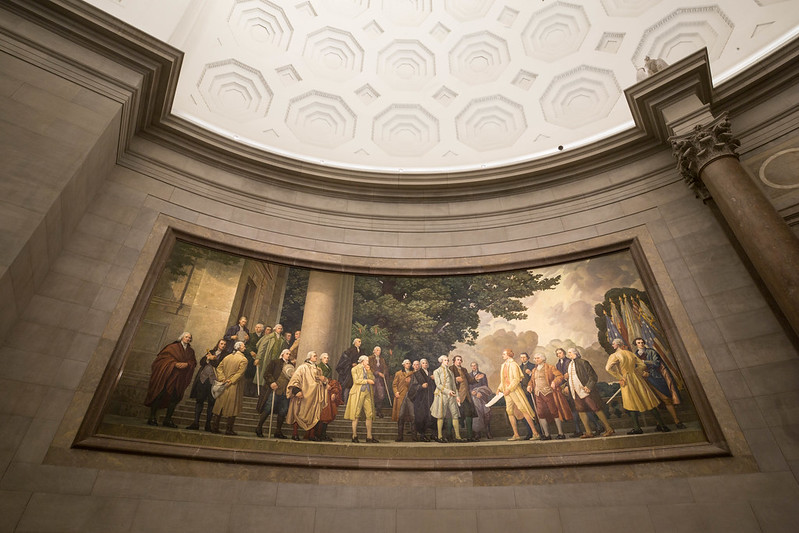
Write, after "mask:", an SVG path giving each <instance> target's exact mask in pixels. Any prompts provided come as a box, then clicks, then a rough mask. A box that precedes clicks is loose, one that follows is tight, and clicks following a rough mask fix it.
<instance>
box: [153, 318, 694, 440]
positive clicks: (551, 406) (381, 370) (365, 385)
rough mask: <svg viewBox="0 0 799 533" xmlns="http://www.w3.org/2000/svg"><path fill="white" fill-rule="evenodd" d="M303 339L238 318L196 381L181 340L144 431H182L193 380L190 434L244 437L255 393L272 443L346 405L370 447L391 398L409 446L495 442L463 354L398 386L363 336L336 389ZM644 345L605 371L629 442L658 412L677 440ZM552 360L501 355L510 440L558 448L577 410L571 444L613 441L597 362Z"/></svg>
mask: <svg viewBox="0 0 799 533" xmlns="http://www.w3.org/2000/svg"><path fill="white" fill-rule="evenodd" d="M299 337H300V331H297V332H296V333H295V336H294V342H293V343H291V337H290V334H287V335H286V334H284V333H283V327H282V326H281V325H280V324H276V325H275V326H274V328H267V327H265V326H264V325H263V324H260V323H259V324H257V325H256V327H255V331H254V332H253V333H252V334H250V332H249V330H248V329H247V318H246V317H241V319H240V320H239V321H238V323H236V324H234V325H233V326H231V327H229V328H228V329H227V331H226V332H225V335H224V337H223V338H222V339H220V340H219V342H218V343H217V344H216V346H214V347H213V348H211V349H209V350H208V351H207V352H206V354H205V355H204V356H203V357H202V358H201V359H200V361H199V369H198V371H197V373H196V374H195V372H194V371H195V368H196V367H197V366H198V363H197V361H196V359H195V353H194V350H193V349H192V347H191V340H192V337H191V334H190V333H189V332H184V333H183V334H182V335H181V337H180V339H179V340H177V341H175V342H173V343H170V344H168V345H167V346H165V347H164V348H163V349H162V350H161V352H159V354H158V355H157V356H156V358H155V360H154V361H153V363H152V373H151V376H150V383H149V386H148V390H147V396H146V398H145V401H144V404H145V405H146V406H148V407H150V416H149V419H148V420H147V423H148V424H150V425H154V426H155V425H158V422H157V416H156V415H157V411H158V409H161V408H166V415H165V417H164V419H163V421H162V423H161V424H162V425H163V426H165V427H171V428H176V427H177V425H176V424H175V423H174V421H173V420H172V415H173V413H174V411H175V407H176V406H177V404H178V403H179V402H180V400H181V399H182V397H183V393H184V391H185V389H186V388H188V386H189V384H190V383H192V376H194V380H193V384H192V388H191V393H190V397H191V398H193V399H195V401H196V403H195V413H194V421H193V423H192V424H190V425H189V426H188V427H187V429H194V430H198V429H199V424H200V418H201V416H202V413H203V410H206V422H205V430H206V431H210V432H212V433H220V432H221V430H220V424H221V421H222V419H224V420H225V422H226V428H225V434H226V435H236V433H235V431H234V430H233V426H234V423H235V420H236V417H237V416H238V415H239V414H240V413H241V410H242V406H243V403H244V402H243V398H244V396H245V394H247V395H252V396H257V397H258V401H257V404H256V409H257V411H258V413H259V420H258V425H257V428H256V431H255V433H256V435H257V436H258V437H264V436H265V435H264V430H263V428H264V424H265V422H266V420H267V419H269V420H270V430H269V431H268V433H271V428H272V425H274V427H275V431H274V433H273V434H272V436H273V437H275V438H278V439H285V438H288V437H287V436H286V435H284V434H283V431H282V428H283V424H284V423H288V424H289V425H290V426H291V427H292V430H293V431H292V436H291V438H292V439H294V440H300V437H299V430H300V429H303V430H305V438H306V439H308V440H314V441H325V440H326V441H330V440H333V439H332V438H331V437H329V436H328V435H327V426H328V424H330V422H332V421H333V420H334V419H335V418H336V413H337V409H338V406H339V405H341V404H346V409H345V414H344V418H345V419H347V420H351V421H352V442H359V438H358V434H357V425H358V419H359V418H360V417H363V418H365V420H366V442H368V443H373V442H377V439H375V438H374V436H373V434H372V422H373V420H374V419H375V417H380V418H382V417H383V414H382V408H383V405H384V402H386V401H388V404H389V405H390V406H391V408H392V420H394V421H395V422H397V438H396V441H397V442H400V441H402V440H404V434H405V429H406V427H408V428H412V430H413V431H412V438H413V440H414V441H423V442H427V441H430V440H432V441H435V442H446V441H453V442H467V441H468V442H474V441H479V440H480V439H481V438H482V437H487V438H491V432H490V416H491V411H490V406H491V405H492V404H493V403H494V401H496V397H495V395H494V393H493V392H492V391H491V388H490V387H489V386H488V382H487V380H486V376H485V374H484V373H482V372H480V369H479V366H478V364H477V363H475V362H473V363H471V371H467V370H466V368H464V367H463V358H462V357H461V356H460V355H455V356H453V357H452V361H451V364H450V358H449V356H448V355H442V356H441V357H439V359H438V362H439V364H440V365H439V367H438V368H437V369H436V370H435V371H432V372H431V371H430V365H429V362H428V361H427V360H426V359H420V360H418V361H413V362H411V361H410V360H409V359H406V360H404V361H403V362H402V369H401V370H399V371H398V372H396V373H395V374H394V377H393V379H391V378H390V375H389V371H388V362H387V361H386V359H385V358H384V357H382V350H381V348H380V347H379V346H376V347H374V349H373V351H372V355H370V356H367V355H366V354H365V353H364V351H363V348H362V342H361V339H357V338H356V339H355V340H354V341H353V343H352V345H351V346H350V347H349V348H348V349H347V350H345V351H344V353H343V354H342V355H341V358H340V359H339V361H338V364H337V365H336V372H337V376H338V378H339V379H338V381H337V380H335V379H333V375H332V374H333V372H332V369H331V367H330V366H329V364H328V363H329V355H328V354H326V353H323V354H321V355H317V353H316V352H315V351H311V352H309V353H308V354H307V357H306V358H305V360H304V362H303V363H301V364H298V362H297V349H298V346H299ZM635 344H636V351H635V353H633V352H630V351H628V350H626V349H625V346H624V342H623V341H621V340H620V339H615V340H613V341H612V345H613V348H614V349H615V351H614V353H612V354H611V355H610V356H609V358H608V361H607V365H606V370H607V371H608V372H609V373H610V374H611V375H613V376H614V377H616V378H617V379H618V382H619V386H620V393H621V396H622V404H623V406H624V408H625V409H626V410H627V411H629V412H630V414H631V417H632V419H633V429H632V430H630V431H629V434H640V433H643V430H642V429H641V425H640V420H639V414H640V413H642V412H643V413H646V412H651V413H652V415H653V416H654V418H655V420H656V421H657V426H656V429H657V430H658V431H669V428H668V426H667V425H666V424H665V422H663V419H662V418H661V416H660V412H659V410H658V406H659V405H661V403H662V404H664V405H665V407H666V409H667V410H668V411H669V413H670V414H671V415H672V418H673V419H674V423H675V425H676V426H677V427H678V428H684V427H685V426H684V425H683V424H682V423H681V422H680V420H679V418H678V417H677V413H676V410H675V408H674V406H675V405H676V404H679V403H680V397H679V393H678V391H677V387H676V384H675V380H674V378H673V376H672V374H671V373H670V371H669V369H668V367H667V366H666V365H665V364H664V362H663V360H662V358H661V356H660V355H659V354H658V353H657V352H656V351H655V350H654V349H652V348H649V347H647V346H646V343H645V341H644V340H643V339H640V338H638V339H635ZM555 354H556V356H557V359H558V360H557V362H556V364H555V365H551V364H548V363H547V362H546V356H545V355H543V354H541V353H536V354H535V355H534V356H533V361H532V362H530V360H529V357H528V355H527V354H526V353H522V354H521V355H520V359H521V364H517V363H516V361H515V360H514V354H513V352H512V351H511V350H504V351H503V352H502V358H503V363H502V366H501V368H500V383H499V386H498V388H497V393H498V396H499V394H501V397H504V401H505V406H506V413H507V415H508V420H509V422H510V425H511V428H512V430H513V436H512V437H511V438H510V439H509V440H514V441H515V440H524V439H531V438H536V439H540V440H550V439H552V438H553V436H552V434H551V432H550V425H551V424H552V423H553V422H554V424H555V426H556V429H557V435H556V436H555V437H554V438H556V439H565V438H566V436H565V434H564V431H563V421H564V420H572V419H574V416H573V413H574V412H575V411H576V412H577V414H578V417H579V418H578V419H575V432H574V433H573V434H572V437H582V438H591V437H594V436H597V435H599V434H601V435H602V436H606V437H607V436H611V435H613V434H614V433H615V431H614V430H613V428H612V427H611V426H610V423H609V421H608V419H607V416H606V414H605V412H604V410H603V408H602V407H603V404H602V402H601V400H600V398H599V393H598V390H597V387H596V385H597V374H596V372H595V371H594V369H593V367H592V366H591V364H590V363H589V362H588V361H587V360H585V359H583V358H582V357H581V355H580V352H579V351H578V350H577V349H576V348H571V349H569V350H564V349H562V348H558V349H557V350H556V352H555ZM261 369H263V370H261ZM389 380H390V383H391V385H390V386H389ZM492 399H493V400H494V401H492ZM522 420H523V421H524V423H525V424H526V426H527V429H528V434H527V436H526V437H522V436H521V435H520V432H519V426H518V424H517V421H522ZM445 424H446V427H445ZM461 425H463V427H464V428H465V431H466V435H465V438H464V436H463V435H462V434H461ZM592 427H593V428H594V429H593V430H592ZM539 430H540V431H539ZM428 432H431V433H430V435H429V436H428Z"/></svg>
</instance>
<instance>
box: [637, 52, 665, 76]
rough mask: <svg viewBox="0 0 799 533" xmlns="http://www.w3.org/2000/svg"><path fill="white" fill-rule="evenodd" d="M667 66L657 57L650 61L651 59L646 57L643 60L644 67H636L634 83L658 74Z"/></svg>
mask: <svg viewBox="0 0 799 533" xmlns="http://www.w3.org/2000/svg"><path fill="white" fill-rule="evenodd" d="M668 66H669V64H668V63H666V62H665V61H663V60H662V59H660V58H659V57H656V58H655V59H652V58H651V57H649V56H646V57H645V58H644V66H643V67H638V69H637V73H636V81H641V80H643V79H646V78H648V77H649V76H651V75H653V74H656V73H658V72H660V71H661V70H663V69H665V68H666V67H668Z"/></svg>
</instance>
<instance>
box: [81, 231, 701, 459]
mask: <svg viewBox="0 0 799 533" xmlns="http://www.w3.org/2000/svg"><path fill="white" fill-rule="evenodd" d="M312 275H313V272H312V271H310V270H307V269H302V268H295V267H288V266H286V265H281V264H277V263H272V262H268V261H261V260H256V259H251V258H247V257H242V256H238V255H233V254H229V253H227V252H222V251H216V250H212V249H209V248H205V247H202V246H199V245H195V244H190V243H186V242H182V241H177V243H176V245H175V246H174V248H173V249H172V252H171V255H170V256H169V259H168V260H167V261H166V264H165V266H164V268H163V270H162V271H161V272H160V274H159V275H158V279H157V281H156V282H155V285H154V288H153V290H152V294H151V295H150V296H149V300H148V301H147V305H146V309H145V311H144V313H143V315H142V317H141V319H140V320H139V322H138V323H137V324H135V325H131V326H130V327H135V332H134V334H133V335H132V341H131V342H130V346H129V347H127V349H126V352H125V355H124V358H123V365H122V369H121V372H120V373H119V376H118V379H117V381H116V384H115V387H114V390H113V392H112V393H111V395H110V396H109V399H108V401H107V404H106V406H105V409H104V414H103V420H102V423H101V424H99V427H98V431H97V433H98V434H101V435H105V436H109V437H122V438H126V439H134V440H141V441H153V442H159V443H164V442H166V443H173V444H175V445H177V446H185V445H192V446H213V447H215V448H230V449H234V450H242V449H244V450H250V451H256V452H257V451H259V450H266V451H280V452H281V453H287V454H291V453H317V454H320V455H323V456H328V455H330V456H336V455H337V454H342V455H343V456H347V454H351V453H352V451H353V447H352V445H357V449H359V450H368V448H369V446H372V447H373V448H375V449H378V448H384V447H394V448H397V447H402V449H403V450H405V451H403V452H402V453H404V454H408V453H410V454H411V455H413V454H418V455H419V456H421V457H427V456H431V457H441V456H444V455H442V454H446V453H456V455H457V456H459V457H465V458H468V457H480V456H481V455H482V454H492V455H495V454H496V453H497V448H501V449H502V450H505V451H504V452H503V453H506V454H553V453H564V454H568V453H571V452H584V451H595V450H599V451H602V450H606V451H607V450H619V449H630V448H633V449H634V448H637V447H641V448H649V447H652V446H671V445H680V444H690V443H692V442H701V441H703V440H704V439H705V436H704V433H703V429H702V424H701V423H700V420H699V417H698V415H697V412H696V410H695V408H694V405H693V402H692V400H691V395H690V394H689V392H688V390H687V388H686V382H685V379H684V374H683V370H682V369H681V364H683V365H684V364H685V363H684V362H682V363H680V362H678V359H679V358H678V354H676V353H675V350H674V349H673V348H672V346H671V343H670V340H669V339H668V338H667V336H666V334H665V330H664V327H663V325H662V323H661V321H660V320H659V318H658V316H657V315H656V312H655V307H656V306H655V305H653V303H652V301H651V299H650V295H649V294H648V292H647V288H646V287H644V284H643V282H642V278H641V275H640V273H639V271H638V269H637V267H636V264H635V262H634V260H633V256H632V254H631V252H630V251H629V250H622V251H618V252H614V253H607V254H602V255H597V256H594V257H590V258H586V259H582V260H579V261H573V262H569V263H562V264H557V265H550V266H546V267H535V268H530V269H520V270H514V271H508V272H495V273H481V274H475V275H459V276H424V277H419V276H417V277H397V276H363V275H355V276H354V282H353V283H351V285H350V287H351V298H345V299H343V300H344V301H342V302H341V304H340V305H341V308H340V309H339V311H340V313H339V314H340V316H341V317H344V318H343V319H340V320H338V322H339V324H338V325H331V324H314V323H312V320H310V319H309V318H308V317H306V316H305V313H304V310H305V307H306V306H307V305H309V303H312V302H311V300H310V299H311V298H313V295H312V294H311V292H309V291H308V284H309V278H310V277H311V276H312ZM350 302H352V303H351V306H350ZM317 329H320V330H324V331H331V332H330V333H329V334H327V336H326V337H325V336H322V337H320V335H318V334H317V333H318V331H315V330H317ZM336 329H339V330H341V331H334V330H336ZM309 331H310V332H311V333H313V335H307V334H308V332H309ZM304 333H305V334H306V335H304ZM320 338H321V339H322V340H320ZM309 339H310V340H309ZM312 343H313V344H314V345H313V346H312V345H311V344H312ZM311 444H312V445H313V446H314V448H312V449H309V448H302V447H303V446H308V445H311ZM373 445H377V446H373ZM325 446H327V448H324V447H325ZM512 446H519V447H521V448H520V449H516V448H508V447H512ZM406 448H407V449H410V450H411V451H408V450H407V449H406ZM455 449H457V450H458V451H457V452H452V450H455ZM511 449H513V450H514V451H509V450H511ZM431 450H437V451H431ZM442 450H450V452H445V451H442ZM359 453H363V454H365V455H366V456H369V454H376V453H377V452H374V451H362V452H359ZM381 453H383V454H385V452H381Z"/></svg>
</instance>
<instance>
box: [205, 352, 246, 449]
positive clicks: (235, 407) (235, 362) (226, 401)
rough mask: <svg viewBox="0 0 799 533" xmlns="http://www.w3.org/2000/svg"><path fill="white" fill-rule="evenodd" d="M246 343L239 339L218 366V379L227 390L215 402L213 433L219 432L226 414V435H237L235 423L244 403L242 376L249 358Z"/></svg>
mask: <svg viewBox="0 0 799 533" xmlns="http://www.w3.org/2000/svg"><path fill="white" fill-rule="evenodd" d="M243 352H244V343H243V342H241V341H238V342H237V343H236V344H235V346H234V348H233V353H231V354H230V355H228V356H226V357H225V358H224V359H222V362H221V363H219V366H217V367H216V380H217V381H218V382H221V383H224V384H225V390H224V391H222V394H220V395H219V397H218V398H217V399H216V402H215V403H214V411H213V412H214V416H213V417H212V418H211V433H219V422H220V420H221V418H222V417H223V416H224V417H226V420H227V428H226V429H225V435H236V432H235V431H233V423H234V422H235V421H236V417H237V416H239V413H241V406H242V405H243V404H244V387H243V386H242V383H241V378H243V377H244V372H245V371H246V370H247V358H246V357H245V356H244V353H243Z"/></svg>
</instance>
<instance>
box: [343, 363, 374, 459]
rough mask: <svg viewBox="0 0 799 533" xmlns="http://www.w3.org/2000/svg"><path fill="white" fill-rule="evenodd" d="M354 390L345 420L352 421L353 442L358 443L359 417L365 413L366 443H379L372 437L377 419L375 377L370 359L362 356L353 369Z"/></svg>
mask: <svg viewBox="0 0 799 533" xmlns="http://www.w3.org/2000/svg"><path fill="white" fill-rule="evenodd" d="M350 374H351V375H352V388H351V389H350V395H349V397H348V398H347V410H346V411H344V418H346V419H347V420H352V442H355V443H357V442H359V441H358V417H359V416H361V412H363V415H364V418H366V442H377V439H375V438H373V437H372V421H373V420H374V419H375V400H374V390H375V375H374V374H372V370H371V369H370V368H369V358H368V357H366V356H365V355H362V356H360V357H359V358H358V364H357V365H355V366H354V367H352V370H351V371H350Z"/></svg>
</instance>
